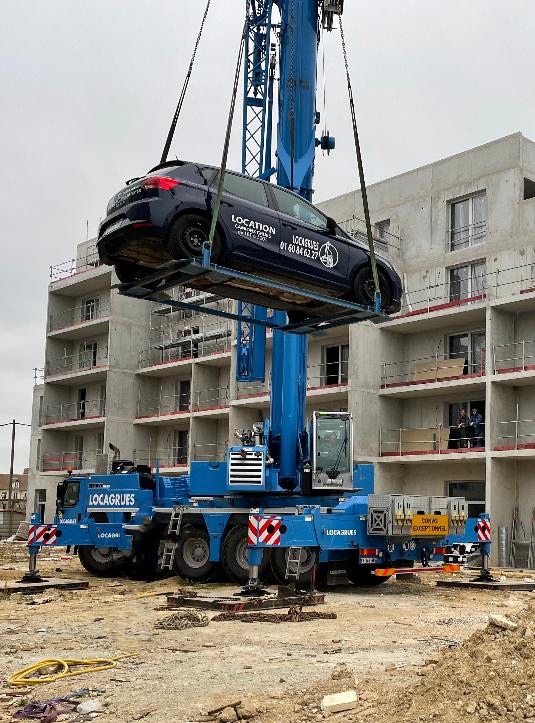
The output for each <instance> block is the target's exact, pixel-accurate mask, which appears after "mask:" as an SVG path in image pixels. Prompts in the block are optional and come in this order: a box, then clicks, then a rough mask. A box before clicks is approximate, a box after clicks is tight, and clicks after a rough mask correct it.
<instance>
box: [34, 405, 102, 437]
mask: <svg viewBox="0 0 535 723" xmlns="http://www.w3.org/2000/svg"><path fill="white" fill-rule="evenodd" d="M105 417H106V401H105V400H104V399H94V400H91V399H87V400H85V401H83V402H66V403H60V404H53V405H48V406H47V408H46V412H45V418H44V425H43V427H44V428H45V429H59V428H65V429H73V430H76V429H86V428H88V427H103V426H104V422H105Z"/></svg>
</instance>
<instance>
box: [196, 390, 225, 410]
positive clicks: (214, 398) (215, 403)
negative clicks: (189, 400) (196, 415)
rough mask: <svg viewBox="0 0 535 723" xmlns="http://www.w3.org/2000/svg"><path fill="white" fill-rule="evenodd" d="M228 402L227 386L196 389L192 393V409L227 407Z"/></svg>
mask: <svg viewBox="0 0 535 723" xmlns="http://www.w3.org/2000/svg"><path fill="white" fill-rule="evenodd" d="M229 404H230V389H229V387H216V388H215V389H198V390H197V391H196V392H194V394H193V405H192V408H193V411H194V412H199V411H202V410H203V409H214V408H221V407H228V406H229Z"/></svg>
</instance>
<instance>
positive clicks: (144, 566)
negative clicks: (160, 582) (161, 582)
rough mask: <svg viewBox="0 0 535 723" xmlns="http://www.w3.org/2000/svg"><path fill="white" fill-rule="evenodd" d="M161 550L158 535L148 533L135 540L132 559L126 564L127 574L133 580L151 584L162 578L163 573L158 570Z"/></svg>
mask: <svg viewBox="0 0 535 723" xmlns="http://www.w3.org/2000/svg"><path fill="white" fill-rule="evenodd" d="M159 548H160V536H159V534H158V533H154V532H148V533H145V534H144V535H142V536H141V537H138V539H135V540H134V544H133V549H132V557H131V558H129V560H128V562H127V564H126V572H127V574H128V576H129V577H131V578H132V580H144V581H146V582H150V581H152V580H156V579H157V578H158V577H162V572H161V570H160V569H159V568H158V550H159Z"/></svg>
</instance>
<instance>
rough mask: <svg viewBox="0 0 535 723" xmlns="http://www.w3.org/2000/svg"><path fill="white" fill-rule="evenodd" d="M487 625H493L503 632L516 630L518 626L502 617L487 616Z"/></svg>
mask: <svg viewBox="0 0 535 723" xmlns="http://www.w3.org/2000/svg"><path fill="white" fill-rule="evenodd" d="M489 625H495V626H496V627H497V628H502V629H503V630H516V628H517V627H518V625H517V624H516V623H514V622H513V621H512V620H509V618H506V617H504V616H503V615H489Z"/></svg>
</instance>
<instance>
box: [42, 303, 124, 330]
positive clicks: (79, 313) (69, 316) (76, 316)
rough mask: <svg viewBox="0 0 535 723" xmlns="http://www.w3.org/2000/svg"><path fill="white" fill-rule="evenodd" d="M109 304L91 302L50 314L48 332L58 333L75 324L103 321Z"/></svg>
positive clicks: (108, 310)
mask: <svg viewBox="0 0 535 723" xmlns="http://www.w3.org/2000/svg"><path fill="white" fill-rule="evenodd" d="M109 313H110V302H109V300H108V299H106V300H105V301H101V300H98V299H95V300H93V301H92V302H91V303H87V302H86V303H84V304H80V305H78V306H73V307H71V308H70V309H65V310H64V311H60V312H58V313H56V314H50V316H49V319H48V331H49V332H51V331H58V330H59V329H66V328H68V327H70V326H75V325H76V324H83V323H84V322H89V321H95V320H97V319H104V318H106V317H107V316H109Z"/></svg>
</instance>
